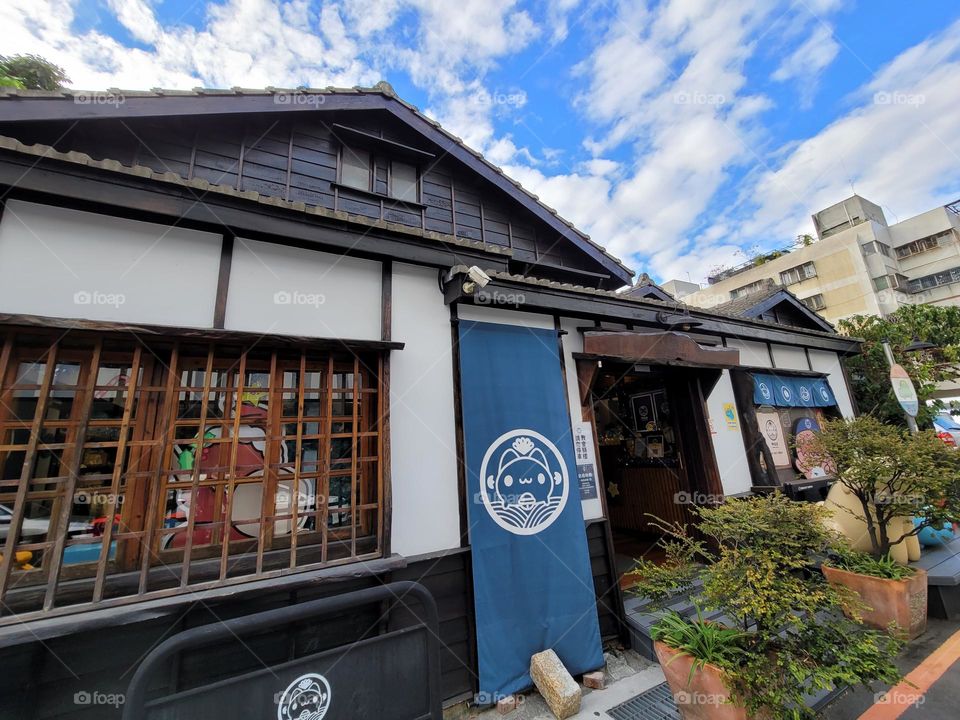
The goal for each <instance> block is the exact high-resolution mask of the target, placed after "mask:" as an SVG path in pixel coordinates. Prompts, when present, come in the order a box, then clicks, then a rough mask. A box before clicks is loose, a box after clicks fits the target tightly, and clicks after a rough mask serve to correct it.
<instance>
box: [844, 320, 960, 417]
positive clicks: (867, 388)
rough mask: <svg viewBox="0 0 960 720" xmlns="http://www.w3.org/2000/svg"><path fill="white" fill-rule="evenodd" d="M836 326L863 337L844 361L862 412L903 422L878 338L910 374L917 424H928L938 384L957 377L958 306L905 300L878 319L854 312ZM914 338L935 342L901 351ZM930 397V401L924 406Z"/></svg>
mask: <svg viewBox="0 0 960 720" xmlns="http://www.w3.org/2000/svg"><path fill="white" fill-rule="evenodd" d="M837 329H838V330H839V331H840V332H841V333H843V334H845V335H849V336H851V337H859V338H863V339H864V340H865V341H866V342H865V343H864V344H863V348H862V351H861V354H860V355H857V356H854V357H851V358H849V359H847V360H846V364H847V369H848V370H849V372H850V383H851V386H852V388H853V394H854V396H855V398H856V400H857V407H858V409H859V410H860V412H861V413H869V414H870V415H873V416H875V417H877V418H879V419H880V420H882V421H884V422H886V423H892V424H895V425H901V426H903V425H905V421H904V417H903V410H901V408H900V405H899V403H898V402H897V399H896V397H895V396H894V394H893V388H892V387H891V385H890V367H889V365H888V364H887V360H886V358H885V356H884V353H883V345H882V343H883V341H884V340H888V341H889V342H890V346H891V349H892V350H893V355H894V358H895V359H896V360H897V362H899V363H900V364H901V365H903V367H904V369H906V371H907V372H908V373H909V374H910V378H911V379H912V380H913V384H914V387H916V389H917V397H918V398H919V399H920V412H919V413H918V415H917V423H918V424H919V425H920V427H930V423H931V422H932V420H933V418H934V417H935V416H936V414H937V413H938V412H939V411H940V410H942V409H943V408H944V403H943V402H942V401H940V400H934V399H933V397H932V396H933V394H934V392H936V388H937V384H938V383H942V382H950V381H953V380H956V379H958V378H960V367H958V362H960V307H941V306H937V305H905V306H903V307H901V308H900V309H899V310H897V311H896V312H895V313H893V314H891V315H889V316H887V317H885V318H882V317H879V316H876V315H856V316H854V317H851V318H847V319H846V320H841V321H840V322H839V323H838V326H837ZM915 339H918V340H921V341H923V342H928V343H931V344H933V345H935V346H936V347H935V348H933V349H931V350H922V351H920V352H913V353H906V352H904V349H905V348H906V347H907V346H908V345H909V344H910V343H911V342H913V341H914V340H915ZM928 400H932V401H933V402H932V404H931V405H927V402H926V401H928Z"/></svg>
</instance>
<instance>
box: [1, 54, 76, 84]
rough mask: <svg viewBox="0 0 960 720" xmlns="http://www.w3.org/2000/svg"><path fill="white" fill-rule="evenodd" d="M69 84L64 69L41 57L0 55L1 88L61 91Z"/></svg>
mask: <svg viewBox="0 0 960 720" xmlns="http://www.w3.org/2000/svg"><path fill="white" fill-rule="evenodd" d="M68 82H70V78H68V77H67V73H66V71H65V70H64V69H63V68H62V67H60V66H59V65H56V64H55V63H52V62H50V61H49V60H47V59H45V58H42V57H40V56H39V55H10V56H9V57H7V56H3V55H0V86H7V87H9V86H11V85H12V86H13V87H21V88H27V89H29V90H59V89H60V88H61V87H63V86H64V84H65V83H68Z"/></svg>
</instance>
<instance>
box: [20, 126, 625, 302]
mask: <svg viewBox="0 0 960 720" xmlns="http://www.w3.org/2000/svg"><path fill="white" fill-rule="evenodd" d="M2 134H6V135H13V136H15V137H17V139H19V140H21V141H22V142H25V143H43V144H47V145H52V146H53V147H55V148H56V149H57V150H60V151H64V152H66V151H70V150H76V151H80V152H84V153H86V154H88V155H90V156H91V157H93V158H95V159H113V160H118V161H119V162H121V163H123V164H125V165H143V166H147V167H150V168H151V169H153V170H155V171H157V172H173V173H176V174H177V175H180V176H181V177H184V178H187V179H193V178H201V179H204V180H206V181H208V182H210V183H211V184H217V185H228V186H231V187H234V188H237V189H239V190H254V191H256V192H258V193H260V194H261V195H266V196H271V197H277V198H282V199H284V200H288V201H292V202H303V203H306V204H307V205H316V206H322V207H325V208H328V209H331V210H341V211H345V212H347V213H351V214H355V215H361V216H365V217H369V218H373V219H381V220H385V221H388V222H393V223H399V224H403V225H408V226H410V227H416V228H423V229H425V230H430V231H435V232H440V233H446V234H450V235H454V236H456V237H460V238H466V239H470V240H477V241H482V242H486V243H489V244H492V245H497V246H500V247H504V248H510V249H511V251H512V258H513V260H512V262H511V265H512V266H513V269H514V270H515V271H516V272H521V273H523V274H534V275H537V276H540V277H547V278H554V279H561V280H564V281H567V282H574V283H577V284H584V285H592V286H596V287H616V286H618V285H620V284H622V280H618V279H617V278H616V277H613V275H612V274H611V272H610V270H609V268H605V267H604V266H603V265H602V264H601V263H599V262H597V261H596V260H595V259H594V258H592V257H590V256H588V255H587V254H586V253H584V251H583V249H582V248H581V247H578V246H577V245H576V244H574V243H573V242H571V240H570V238H569V237H568V236H564V234H563V233H560V232H558V231H557V230H556V229H555V228H554V227H551V226H550V225H549V224H547V223H545V222H543V221H542V220H541V219H540V218H538V217H537V216H536V215H534V214H533V213H531V212H529V211H528V210H527V209H526V208H525V207H523V205H522V204H521V203H520V202H518V201H517V199H516V198H513V197H511V195H510V193H507V192H503V191H502V190H501V189H500V188H498V187H495V186H494V185H492V184H490V183H489V182H486V181H485V180H484V179H483V178H482V177H480V176H479V175H477V174H476V173H475V172H473V171H472V170H471V169H470V168H467V167H466V166H465V165H464V164H463V163H462V162H460V161H459V160H457V159H455V158H453V157H452V156H451V155H450V154H448V153H446V152H444V151H443V150H442V149H441V148H438V147H436V146H433V145H431V144H430V143H428V142H425V140H424V138H423V137H422V135H420V134H419V133H418V132H416V131H414V130H413V129H412V128H410V127H409V126H407V125H405V124H404V123H402V122H398V121H397V119H396V118H395V117H393V116H391V115H389V114H387V113H382V112H369V111H333V112H326V111H324V112H323V113H297V114H291V115H285V114H278V113H273V114H261V113H251V114H240V115H236V114H234V115H223V116H218V115H214V116H210V115H206V116H190V115H184V116H175V117H170V116H167V117H159V118H137V117H131V118H124V119H86V120H81V121H79V122H74V121H70V122H68V121H55V120H51V121H41V122H18V123H5V124H4V126H3V128H2ZM345 153H348V154H360V155H363V156H364V157H368V158H369V165H370V184H369V186H368V187H367V188H365V189H361V188H355V187H351V186H349V184H348V183H346V182H345V181H344V176H343V163H344V155H345ZM395 163H402V164H403V165H405V166H407V167H409V166H411V165H412V166H414V167H415V168H416V193H415V196H413V197H411V196H409V195H405V196H404V199H398V198H397V197H392V196H391V195H393V193H392V192H391V167H396V165H394V164H395ZM519 192H520V191H519V190H518V193H519Z"/></svg>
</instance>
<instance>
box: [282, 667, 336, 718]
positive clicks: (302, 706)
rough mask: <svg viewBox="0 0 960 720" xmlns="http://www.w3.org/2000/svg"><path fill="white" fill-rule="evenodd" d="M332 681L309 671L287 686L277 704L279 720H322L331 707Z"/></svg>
mask: <svg viewBox="0 0 960 720" xmlns="http://www.w3.org/2000/svg"><path fill="white" fill-rule="evenodd" d="M330 698H331V693H330V683H328V682H327V679H326V678H325V677H324V676H323V675H318V674H316V673H307V674H306V675H301V676H300V677H298V678H297V679H296V680H294V681H293V682H292V683H290V684H289V685H288V686H287V689H286V690H284V691H283V695H281V696H280V702H279V703H278V705H277V720H321V718H323V716H324V715H326V714H327V710H329V709H330Z"/></svg>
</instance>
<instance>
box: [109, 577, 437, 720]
mask: <svg viewBox="0 0 960 720" xmlns="http://www.w3.org/2000/svg"><path fill="white" fill-rule="evenodd" d="M411 594H412V595H413V596H414V597H416V598H417V599H418V600H419V601H420V603H421V604H422V606H423V610H424V615H425V616H426V617H425V618H420V617H418V619H419V620H421V621H422V622H423V624H424V625H425V626H426V627H427V630H428V633H427V634H428V638H427V667H428V673H429V677H428V678H427V684H428V687H429V691H430V713H431V717H432V718H434V720H441V718H442V709H441V698H440V640H439V638H440V634H439V633H440V616H439V613H438V611H437V603H436V601H435V600H434V599H433V595H431V594H430V591H429V590H427V588H425V587H424V586H423V585H421V584H420V583H416V582H413V581H410V580H400V581H397V582H392V583H387V584H385V585H379V586H377V587H373V588H365V589H363V590H356V591H354V592H349V593H345V594H343V595H334V596H333V597H327V598H319V599H317V600H311V601H308V602H305V603H299V604H297V605H291V606H290V607H284V608H277V609H276V610H266V611H264V612H259V613H254V614H253V615H245V616H242V617H238V618H233V619H231V620H225V621H223V622H218V623H210V624H209V625H203V626H201V627H197V628H191V629H190V630H184V631H183V632H181V633H178V634H176V635H174V636H173V637H171V638H168V639H167V640H165V641H164V642H162V643H160V644H159V645H158V646H157V647H156V648H154V649H153V650H152V651H151V652H150V653H149V654H148V655H147V656H146V657H145V658H144V660H143V662H142V663H141V664H140V667H138V668H137V671H136V672H135V673H134V675H133V678H132V679H131V681H130V686H129V688H128V689H127V694H126V699H125V702H124V708H123V716H122V718H123V720H142V719H143V718H144V717H145V712H144V710H145V708H146V702H147V701H146V691H147V680H149V678H150V675H151V673H153V672H154V670H155V669H156V668H157V667H158V666H160V665H161V663H163V662H164V661H165V660H167V659H168V658H169V657H170V656H171V655H175V654H176V653H179V652H182V651H184V650H187V649H192V648H197V647H202V646H205V645H211V644H213V643H216V642H220V641H223V640H229V639H231V638H234V639H236V638H239V637H241V636H243V635H250V634H252V633H256V632H259V631H261V630H264V629H267V628H270V627H272V626H275V625H288V624H290V623H294V622H297V621H298V620H304V619H306V618H309V617H314V616H317V615H327V614H330V613H335V612H337V611H339V610H345V609H348V608H355V607H357V606H359V605H367V604H371V603H375V602H380V601H383V600H391V599H392V600H396V601H399V602H400V603H401V604H403V605H404V607H406V603H404V602H403V599H404V598H405V597H406V596H407V595H411ZM408 609H409V608H408Z"/></svg>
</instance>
